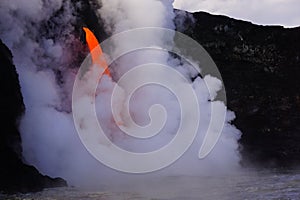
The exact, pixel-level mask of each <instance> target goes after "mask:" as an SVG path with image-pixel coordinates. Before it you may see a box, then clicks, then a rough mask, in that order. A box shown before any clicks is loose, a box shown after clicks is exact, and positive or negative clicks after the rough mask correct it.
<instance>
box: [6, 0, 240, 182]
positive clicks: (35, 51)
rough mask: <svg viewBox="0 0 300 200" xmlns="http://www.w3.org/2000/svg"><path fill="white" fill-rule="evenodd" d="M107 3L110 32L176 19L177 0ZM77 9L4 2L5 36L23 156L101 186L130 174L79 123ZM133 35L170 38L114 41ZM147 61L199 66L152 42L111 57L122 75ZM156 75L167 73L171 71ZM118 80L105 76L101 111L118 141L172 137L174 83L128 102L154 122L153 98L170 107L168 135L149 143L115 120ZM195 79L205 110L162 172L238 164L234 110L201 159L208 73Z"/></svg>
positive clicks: (42, 0) (56, 0)
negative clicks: (20, 105) (21, 111)
mask: <svg viewBox="0 0 300 200" xmlns="http://www.w3.org/2000/svg"><path fill="white" fill-rule="evenodd" d="M102 5H103V6H102V8H101V9H100V10H98V11H97V12H98V14H99V15H101V17H102V19H103V20H104V22H105V28H106V30H107V32H108V33H110V34H115V33H119V32H121V31H125V30H129V29H132V28H142V27H149V26H150V27H163V28H171V29H174V27H175V25H174V23H173V18H174V13H173V7H172V1H157V0H146V1H140V0H127V1H124V0H103V1H102ZM75 15H76V9H75V6H74V4H72V3H70V2H69V1H63V0H47V1H46V0H28V1H26V2H23V1H19V0H14V1H10V0H2V1H1V2H0V27H1V31H0V37H1V39H2V40H3V41H4V42H5V44H6V45H7V46H8V47H9V48H10V49H11V50H12V53H13V55H14V63H15V65H16V67H17V71H18V73H19V77H20V82H21V87H22V93H23V96H24V101H25V105H26V113H25V115H24V117H23V119H22V121H21V126H20V131H21V135H22V140H23V143H22V145H23V155H24V159H25V160H26V162H28V163H30V164H32V165H34V166H36V167H37V168H38V169H39V170H40V171H41V172H42V173H44V174H47V175H50V176H54V177H56V176H60V177H63V178H65V179H66V180H67V181H68V182H69V183H70V184H72V185H73V184H74V185H77V186H84V185H89V186H91V185H93V186H98V185H99V184H104V183H105V182H106V183H107V182H109V181H111V182H119V181H120V180H125V179H126V180H127V179H128V178H132V177H131V176H130V175H126V174H121V173H118V172H116V171H113V170H111V169H109V168H107V167H105V166H103V165H102V164H100V163H99V162H98V161H96V160H95V159H94V158H93V157H92V156H91V155H90V154H89V153H88V152H87V150H86V149H85V148H84V146H83V145H82V143H81V142H80V140H79V138H78V135H77V132H76V130H75V127H74V124H73V119H72V113H71V109H70V107H71V104H70V102H71V94H72V86H73V83H74V79H75V75H76V72H77V69H78V67H79V65H80V64H78V63H77V62H76V60H77V56H78V55H80V53H81V52H82V51H83V50H84V48H83V45H82V44H81V43H80V42H79V39H78V38H76V37H75V36H74V34H73V33H74V24H75V23H76V19H75ZM135 40H142V41H143V40H145V41H144V42H145V43H146V42H147V40H158V41H160V42H161V43H164V42H166V41H165V38H164V37H163V36H161V35H151V34H149V35H148V37H147V39H145V38H143V37H140V38H137V37H133V38H132V40H124V41H123V42H122V43H120V42H118V43H115V44H114V45H115V46H114V48H115V50H116V51H120V50H122V48H125V47H127V46H128V45H132V43H134V41H135ZM149 62H156V63H161V64H165V65H168V66H171V67H173V68H175V69H177V70H178V71H180V72H182V73H183V75H184V76H185V77H187V78H191V77H194V76H195V75H196V71H195V70H193V68H191V67H190V66H189V64H188V63H186V62H185V61H183V60H180V59H179V58H176V59H175V58H173V57H171V56H170V54H168V53H167V52H162V51H154V50H146V51H137V52H132V53H129V54H127V55H124V56H122V57H121V58H119V59H118V60H116V61H115V63H114V64H113V65H112V75H113V77H114V80H119V78H121V77H122V75H123V74H124V73H126V72H127V71H128V70H129V69H132V68H133V67H134V66H137V65H140V64H144V63H149ZM158 76H162V77H168V75H167V74H158ZM137 78H142V77H137ZM205 79H207V80H208V81H207V82H209V83H210V89H211V90H212V91H213V92H214V93H215V94H216V92H217V91H218V90H219V89H220V81H218V80H217V79H215V78H213V77H210V76H207V77H205ZM115 84H116V83H115V82H114V81H113V80H112V79H110V78H108V77H103V78H102V79H101V81H100V83H99V87H98V90H97V93H98V96H97V97H96V103H97V108H96V109H97V114H98V118H99V121H100V122H101V123H102V124H103V126H104V129H105V130H106V132H107V135H108V136H109V137H110V138H111V139H113V140H114V142H116V143H117V144H119V145H120V146H122V147H124V148H127V149H130V150H133V151H149V149H150V150H153V149H155V148H157V146H162V145H165V144H166V143H167V142H168V140H169V139H170V138H172V137H173V135H172V133H174V130H176V129H177V127H178V124H179V121H180V110H179V108H178V102H176V98H175V97H174V96H173V95H172V94H171V93H170V91H168V90H166V89H165V88H160V87H157V86H147V87H143V88H141V89H139V90H138V91H136V93H135V94H134V96H133V99H132V101H131V104H130V109H131V114H132V117H133V119H134V120H135V121H136V123H137V124H140V125H146V124H148V123H149V118H148V115H147V113H148V109H149V107H150V106H151V105H153V104H156V103H159V104H162V105H163V106H164V107H165V108H166V110H167V113H168V120H167V124H166V126H165V127H164V129H163V131H162V133H161V134H163V136H162V137H161V138H160V139H159V140H156V141H155V140H154V141H153V142H152V143H151V145H149V144H148V145H146V147H145V145H143V144H142V145H141V144H139V143H138V142H137V141H131V140H128V139H127V138H126V137H125V136H124V133H122V132H121V131H120V129H118V127H117V126H116V125H115V124H114V122H113V121H112V120H111V119H112V113H111V111H110V110H109V109H110V106H107V105H109V104H110V96H111V94H112V91H113V87H114V86H115ZM193 87H194V89H195V92H196V94H197V97H198V99H199V102H200V111H201V117H202V119H201V120H202V121H201V122H202V123H201V128H200V130H199V133H198V135H199V137H198V138H197V139H196V141H195V143H194V144H193V146H192V147H191V149H190V150H189V151H188V152H187V153H186V154H185V155H184V156H183V157H182V158H181V159H180V160H179V161H178V162H176V163H175V164H174V165H172V166H171V167H169V168H167V169H164V170H162V171H160V172H158V173H157V174H164V175H170V174H173V175H174V174H186V175H187V174H190V175H201V174H207V173H214V174H215V173H216V171H217V172H228V171H230V170H235V169H236V167H238V161H239V156H238V152H237V140H238V138H239V136H240V132H239V131H238V130H237V129H236V128H235V127H233V126H232V125H230V121H232V120H233V119H234V117H235V116H234V113H232V112H230V111H228V112H227V117H226V121H227V122H226V123H225V126H224V130H223V133H222V136H221V138H220V140H219V142H218V143H217V145H216V147H215V148H214V150H213V152H212V153H211V154H210V155H209V156H208V157H207V158H206V159H204V160H198V158H197V153H198V150H199V147H200V144H201V143H202V140H203V137H204V134H205V131H206V130H207V126H208V122H209V119H210V105H211V102H210V100H212V99H211V97H210V96H209V92H208V89H207V88H206V85H205V83H204V80H203V79H201V78H200V77H199V78H197V79H196V80H195V81H194V82H193ZM223 106H224V105H223ZM144 147H145V148H146V149H145V148H144ZM155 175H156V174H148V175H141V176H139V177H136V176H134V178H140V177H143V178H144V177H150V176H155ZM111 177H116V179H115V180H113V179H112V178H111ZM125 182H126V181H125Z"/></svg>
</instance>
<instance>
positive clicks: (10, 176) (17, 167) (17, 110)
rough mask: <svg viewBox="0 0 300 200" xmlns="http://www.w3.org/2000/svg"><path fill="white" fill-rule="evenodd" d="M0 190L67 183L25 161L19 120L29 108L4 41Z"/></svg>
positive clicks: (1, 47)
mask: <svg viewBox="0 0 300 200" xmlns="http://www.w3.org/2000/svg"><path fill="white" fill-rule="evenodd" d="M0 63H1V67H0V91H1V92H0V112H1V114H0V121H1V126H0V128H1V131H0V160H1V164H0V192H1V191H3V192H8V193H10V192H31V191H39V190H42V189H43V188H46V187H58V186H66V182H65V181H64V180H62V179H60V178H56V179H52V178H50V177H48V176H43V175H41V174H40V173H39V172H38V171H37V170H36V169H35V168H34V167H32V166H28V165H26V164H24V163H23V162H22V157H21V153H22V148H21V139H20V133H19V131H18V119H19V118H20V117H21V116H22V114H23V112H24V110H25V108H24V103H23V98H22V94H21V91H20V85H19V80H18V75H17V72H16V69H15V66H14V65H13V62H12V55H11V52H10V51H9V49H8V48H7V47H6V46H5V45H4V44H3V43H2V41H1V40H0Z"/></svg>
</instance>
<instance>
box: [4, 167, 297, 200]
mask: <svg viewBox="0 0 300 200" xmlns="http://www.w3.org/2000/svg"><path fill="white" fill-rule="evenodd" d="M0 198H1V199H10V200H119V199H120V200H127V199H128V200H143V199H145V200H171V199H172V200H174V199H175V200H177V199H178V200H182V199H191V200H192V199H200V200H201V199H203V200H217V199H220V200H240V199H244V200H245V199H249V200H250V199H251V200H252V199H276V200H298V199H300V171H297V170H284V171H279V170H268V171H266V170H264V171H259V170H258V171H253V170H251V171H243V172H238V173H233V174H230V175H229V174H227V175H218V176H212V175H208V176H201V177H192V176H169V177H161V178H157V179H154V180H151V181H144V182H143V183H140V182H139V183H138V184H136V185H134V183H130V184H125V185H119V186H118V187H116V186H114V187H110V186H109V185H103V186H102V187H101V189H97V190H87V189H80V188H75V187H68V188H55V189H45V190H44V191H42V192H38V193H29V194H15V195H3V194H2V195H0Z"/></svg>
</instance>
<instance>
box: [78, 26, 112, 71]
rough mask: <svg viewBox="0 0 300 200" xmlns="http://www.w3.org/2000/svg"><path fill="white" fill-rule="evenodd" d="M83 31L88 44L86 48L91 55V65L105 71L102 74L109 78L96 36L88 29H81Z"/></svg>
mask: <svg viewBox="0 0 300 200" xmlns="http://www.w3.org/2000/svg"><path fill="white" fill-rule="evenodd" d="M83 30H84V32H85V39H86V42H87V44H88V47H89V50H90V53H91V57H92V61H93V64H96V65H99V67H101V68H103V69H104V70H105V71H104V74H106V75H108V76H110V72H109V69H108V66H107V63H106V61H105V58H104V56H103V51H102V49H101V46H100V44H99V42H98V40H97V38H96V36H95V35H94V33H93V32H92V31H91V30H90V29H88V28H86V27H83Z"/></svg>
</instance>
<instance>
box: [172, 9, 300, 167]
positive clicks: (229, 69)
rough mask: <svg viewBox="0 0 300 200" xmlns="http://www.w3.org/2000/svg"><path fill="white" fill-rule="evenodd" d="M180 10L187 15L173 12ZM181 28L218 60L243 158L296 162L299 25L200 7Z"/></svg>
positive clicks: (280, 163) (299, 149)
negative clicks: (216, 12)
mask: <svg viewBox="0 0 300 200" xmlns="http://www.w3.org/2000/svg"><path fill="white" fill-rule="evenodd" d="M177 13H178V14H179V15H183V14H184V15H187V13H185V12H182V11H177ZM192 17H193V18H194V22H195V23H194V24H193V23H191V21H192V20H191V17H190V18H186V20H185V22H184V24H185V33H187V34H188V35H190V36H191V37H192V38H193V39H195V40H197V41H198V42H199V43H200V44H201V45H202V46H203V47H204V48H205V49H206V50H207V51H208V52H209V53H210V55H211V56H212V58H213V59H214V61H215V62H216V64H217V66H218V68H219V70H220V72H221V74H222V77H223V80H224V83H225V87H226V92H227V100H228V107H229V109H231V110H233V111H234V112H235V113H236V116H237V118H236V120H235V122H234V124H235V125H236V126H237V127H238V128H239V129H240V130H241V131H242V132H243V135H242V139H241V140H240V144H241V148H240V149H241V152H242V155H243V163H245V164H246V163H247V164H249V162H251V163H253V162H254V163H258V164H261V165H264V166H270V165H272V166H292V165H293V164H299V163H300V146H299V144H300V80H299V77H300V27H298V28H291V29H285V28H283V27H280V26H258V25H254V24H251V23H249V22H244V21H239V20H235V19H231V18H228V17H224V16H214V15H210V14H208V13H204V12H198V13H194V14H193V15H192Z"/></svg>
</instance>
